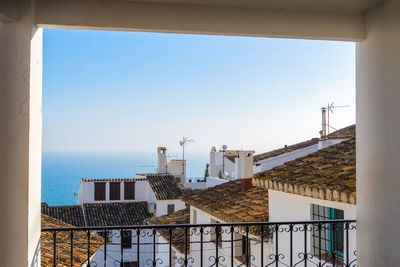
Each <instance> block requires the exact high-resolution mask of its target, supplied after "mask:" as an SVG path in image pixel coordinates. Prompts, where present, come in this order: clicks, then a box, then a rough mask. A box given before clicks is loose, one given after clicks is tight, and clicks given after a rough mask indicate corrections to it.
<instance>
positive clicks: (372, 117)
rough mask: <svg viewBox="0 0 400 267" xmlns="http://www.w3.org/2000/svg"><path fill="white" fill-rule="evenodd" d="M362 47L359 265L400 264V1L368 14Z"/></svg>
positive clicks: (359, 75) (359, 80) (359, 77)
mask: <svg viewBox="0 0 400 267" xmlns="http://www.w3.org/2000/svg"><path fill="white" fill-rule="evenodd" d="M366 34H367V39H366V40H365V41H363V42H360V43H359V44H358V45H357V194H358V196H357V201H358V202H357V252H358V256H359V260H358V264H357V266H361V267H376V266H398V265H399V257H400V255H399V251H400V249H399V247H400V245H399V244H400V243H399V242H400V226H399V225H400V119H399V118H400V1H391V2H389V3H387V4H385V5H381V6H380V7H378V8H376V9H375V10H373V11H371V12H369V13H368V14H367V16H366Z"/></svg>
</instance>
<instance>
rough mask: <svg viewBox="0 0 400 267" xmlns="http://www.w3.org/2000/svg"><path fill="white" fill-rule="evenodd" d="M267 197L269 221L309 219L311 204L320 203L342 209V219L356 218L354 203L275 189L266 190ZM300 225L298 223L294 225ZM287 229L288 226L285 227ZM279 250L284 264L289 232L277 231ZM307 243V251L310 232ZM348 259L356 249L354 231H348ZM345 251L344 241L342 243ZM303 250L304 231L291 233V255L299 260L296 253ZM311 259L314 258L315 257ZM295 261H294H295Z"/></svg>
mask: <svg viewBox="0 0 400 267" xmlns="http://www.w3.org/2000/svg"><path fill="white" fill-rule="evenodd" d="M268 198H269V214H270V215H269V216H270V219H269V221H270V222H285V221H286V222H287V221H310V220H311V219H312V218H311V204H316V205H321V206H325V207H329V208H335V209H340V210H343V212H344V219H349V220H350V219H356V205H351V204H347V203H340V202H335V201H327V200H320V199H316V198H311V197H305V196H300V195H295V194H291V193H285V192H280V191H275V190H271V189H269V190H268ZM296 226H298V227H300V225H296ZM287 229H288V228H287ZM278 238H279V247H278V248H279V251H280V253H283V255H285V259H283V260H282V261H283V262H285V263H286V264H288V263H289V261H288V259H289V257H288V255H290V236H289V233H287V232H285V231H283V232H282V233H279V237H278ZM275 240H276V235H274V238H273V241H274V249H275V245H276V243H275ZM307 240H308V245H307V251H308V252H309V253H310V252H311V242H310V240H311V232H309V234H308V235H307ZM349 243H350V245H349V253H350V254H349V255H350V257H349V261H352V260H354V259H355V257H354V255H353V252H354V251H355V250H356V243H357V241H356V231H355V230H351V231H349ZM344 245H345V248H344V251H346V243H344ZM302 252H304V232H295V233H293V255H294V257H295V259H297V261H299V258H298V254H299V253H302ZM312 260H314V261H315V260H316V259H315V258H314V259H312ZM295 262H296V261H295Z"/></svg>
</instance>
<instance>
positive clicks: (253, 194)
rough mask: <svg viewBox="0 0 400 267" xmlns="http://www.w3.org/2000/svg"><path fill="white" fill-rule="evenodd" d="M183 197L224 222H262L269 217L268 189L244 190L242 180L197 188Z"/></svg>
mask: <svg viewBox="0 0 400 267" xmlns="http://www.w3.org/2000/svg"><path fill="white" fill-rule="evenodd" d="M181 199H182V200H183V201H184V202H186V203H187V204H189V205H192V206H194V207H196V208H198V209H201V210H203V211H205V212H207V213H209V214H211V215H212V216H215V217H217V218H219V219H221V220H222V221H224V222H262V221H268V218H269V212H268V191H267V190H266V189H264V188H261V187H252V188H250V189H248V190H246V191H243V190H242V188H241V180H234V181H230V182H227V183H224V184H220V185H217V186H214V187H210V188H206V189H202V190H196V191H193V193H192V194H190V195H187V196H184V197H182V198H181Z"/></svg>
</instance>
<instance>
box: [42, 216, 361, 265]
mask: <svg viewBox="0 0 400 267" xmlns="http://www.w3.org/2000/svg"><path fill="white" fill-rule="evenodd" d="M93 233H95V234H100V235H101V236H102V237H105V238H101V239H100V240H101V242H102V244H100V245H101V246H99V244H97V246H98V247H100V248H98V249H97V251H93V244H92V242H94V240H93V239H94V236H93V235H92V234H93ZM42 234H46V235H48V237H51V238H50V241H49V238H46V240H47V242H48V243H47V244H43V242H45V241H42V246H45V245H46V246H47V247H51V248H52V249H51V251H50V254H52V256H51V257H52V259H51V262H50V265H52V266H76V262H75V260H76V259H77V257H78V256H77V255H75V253H77V252H76V251H77V250H78V248H77V247H78V246H79V251H81V252H82V248H83V249H84V251H85V262H84V265H86V266H129V267H130V266H185V267H187V266H193V267H196V266H210V267H211V266H221V267H228V266H232V267H233V266H235V267H239V266H263V267H266V266H276V267H277V266H290V267H295V266H318V267H323V266H325V267H328V266H329V267H335V266H346V267H352V266H356V263H357V253H356V221H355V220H329V221H328V220H326V221H302V222H279V223H272V222H256V223H215V224H175V225H146V226H143V225H140V226H118V227H114V226H113V227H74V228H43V229H42ZM78 235H81V236H84V237H85V240H84V242H82V240H81V241H79V242H78V241H76V239H74V237H76V236H78ZM60 236H64V237H65V236H67V237H68V238H64V239H63V241H60V238H59V237H60ZM97 240H98V239H97ZM61 250H62V251H64V255H60V251H61ZM66 250H68V252H69V253H68V254H69V255H65V251H66ZM42 257H43V256H42Z"/></svg>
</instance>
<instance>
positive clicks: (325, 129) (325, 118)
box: [321, 101, 350, 137]
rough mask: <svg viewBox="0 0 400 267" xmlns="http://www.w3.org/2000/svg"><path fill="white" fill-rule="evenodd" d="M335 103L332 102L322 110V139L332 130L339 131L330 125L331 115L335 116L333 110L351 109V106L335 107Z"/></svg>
mask: <svg viewBox="0 0 400 267" xmlns="http://www.w3.org/2000/svg"><path fill="white" fill-rule="evenodd" d="M334 103H335V102H333V101H332V103H328V105H327V106H326V107H322V108H321V111H322V131H321V135H322V137H324V136H326V135H328V134H329V132H330V129H331V128H332V129H333V130H335V131H337V129H336V128H334V127H332V126H331V125H330V113H332V114H333V109H335V108H348V107H350V106H349V105H345V106H335V105H334Z"/></svg>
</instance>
